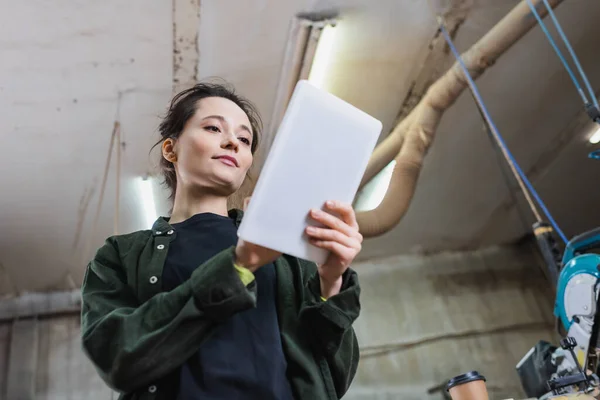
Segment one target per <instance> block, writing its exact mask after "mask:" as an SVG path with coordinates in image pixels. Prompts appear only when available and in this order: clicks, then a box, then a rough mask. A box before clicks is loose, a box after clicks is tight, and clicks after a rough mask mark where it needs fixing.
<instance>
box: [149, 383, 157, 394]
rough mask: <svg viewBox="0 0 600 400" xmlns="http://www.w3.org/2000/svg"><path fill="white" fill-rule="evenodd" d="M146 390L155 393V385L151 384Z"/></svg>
mask: <svg viewBox="0 0 600 400" xmlns="http://www.w3.org/2000/svg"><path fill="white" fill-rule="evenodd" d="M148 392H150V393H156V385H151V386H149V387H148Z"/></svg>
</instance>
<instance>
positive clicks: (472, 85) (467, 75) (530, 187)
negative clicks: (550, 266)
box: [440, 21, 568, 243]
mask: <svg viewBox="0 0 600 400" xmlns="http://www.w3.org/2000/svg"><path fill="white" fill-rule="evenodd" d="M440 29H441V31H442V34H443V35H444V38H445V39H446V42H448V46H449V47H450V50H451V51H452V53H453V54H454V57H455V58H456V60H457V61H458V64H459V65H460V68H461V69H462V71H463V74H464V75H465V78H466V79H467V83H468V84H469V87H470V88H471V91H472V92H473V96H474V97H475V100H476V101H477V103H478V104H479V107H480V108H481V111H482V112H483V114H484V116H485V120H486V122H487V123H488V125H489V127H490V129H491V131H492V133H493V134H494V137H495V138H496V140H497V141H498V144H499V145H500V146H501V147H502V148H503V149H504V151H505V152H506V154H507V156H508V158H509V159H510V161H511V163H512V164H513V165H514V167H515V169H516V171H517V173H518V174H519V176H520V177H521V179H522V180H523V182H524V183H525V186H527V189H528V190H529V191H530V192H531V194H532V195H533V197H534V198H535V200H536V201H537V202H538V204H539V205H540V208H541V209H542V210H543V211H544V214H546V217H548V221H550V223H551V224H552V226H553V227H554V230H555V231H556V233H557V234H558V235H559V236H560V238H561V239H562V240H563V241H564V242H565V243H568V240H567V237H566V236H565V234H564V233H563V231H562V230H561V229H560V227H559V226H558V224H557V223H556V221H555V220H554V218H552V215H551V214H550V211H548V208H547V207H546V205H545V204H544V202H543V201H542V199H541V198H540V196H539V195H538V193H537V192H536V191H535V189H534V187H533V185H532V184H531V182H529V179H527V176H526V175H525V173H524V172H523V171H522V170H521V167H519V164H518V163H517V160H515V158H514V156H513V155H512V153H511V152H510V150H509V149H508V146H507V145H506V143H505V142H504V139H502V136H501V135H500V132H498V129H497V128H496V125H495V124H494V121H492V117H491V116H490V113H489V112H488V110H487V107H486V106H485V104H484V102H483V99H482V98H481V95H480V94H479V90H478V89H477V85H475V82H474V81H473V78H472V77H471V74H470V73H469V70H468V69H467V67H466V65H465V63H464V61H463V60H462V58H461V56H460V54H459V53H458V51H457V50H456V47H455V46H454V43H453V42H452V39H451V38H450V35H449V34H448V31H447V30H446V27H445V26H444V24H443V22H442V21H440Z"/></svg>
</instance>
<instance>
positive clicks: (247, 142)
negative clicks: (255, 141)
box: [240, 137, 250, 146]
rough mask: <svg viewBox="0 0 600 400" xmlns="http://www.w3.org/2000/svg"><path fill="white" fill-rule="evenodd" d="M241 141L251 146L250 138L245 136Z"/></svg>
mask: <svg viewBox="0 0 600 400" xmlns="http://www.w3.org/2000/svg"><path fill="white" fill-rule="evenodd" d="M240 141H241V142H242V143H244V144H247V145H248V146H250V139H248V138H245V137H243V138H240Z"/></svg>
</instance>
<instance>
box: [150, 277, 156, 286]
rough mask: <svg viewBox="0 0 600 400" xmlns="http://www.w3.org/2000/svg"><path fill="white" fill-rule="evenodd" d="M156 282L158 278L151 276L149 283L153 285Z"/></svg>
mask: <svg viewBox="0 0 600 400" xmlns="http://www.w3.org/2000/svg"><path fill="white" fill-rule="evenodd" d="M156 282H158V278H157V277H156V276H151V277H150V283H151V284H153V285H154V284H155V283H156Z"/></svg>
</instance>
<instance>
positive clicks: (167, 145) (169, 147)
mask: <svg viewBox="0 0 600 400" xmlns="http://www.w3.org/2000/svg"><path fill="white" fill-rule="evenodd" d="M161 150H162V156H163V157H164V159H165V160H167V161H170V162H172V163H174V162H177V154H176V153H175V140H173V139H172V138H168V139H165V141H164V142H163V144H162V147H161Z"/></svg>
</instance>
